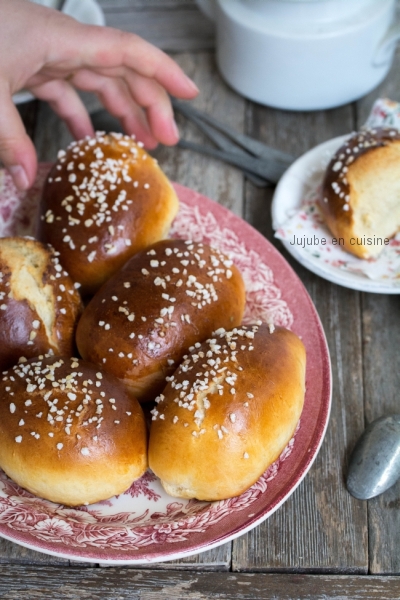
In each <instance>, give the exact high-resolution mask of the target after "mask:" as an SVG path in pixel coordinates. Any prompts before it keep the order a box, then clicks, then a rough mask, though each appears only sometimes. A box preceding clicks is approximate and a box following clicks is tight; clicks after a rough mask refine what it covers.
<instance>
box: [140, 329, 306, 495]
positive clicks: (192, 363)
mask: <svg viewBox="0 0 400 600" xmlns="http://www.w3.org/2000/svg"><path fill="white" fill-rule="evenodd" d="M259 323H260V322H259ZM305 360H306V357H305V349H304V346H303V344H302V342H301V341H300V340H299V338H298V337H297V336H296V335H294V334H293V333H291V332H290V331H289V330H287V329H283V328H282V327H277V328H275V329H274V328H273V326H268V325H266V324H262V325H259V326H258V325H254V326H248V327H245V326H242V327H240V328H238V329H233V330H232V331H230V332H227V333H226V332H223V331H217V332H215V334H214V337H213V338H212V339H210V340H207V341H206V342H204V343H203V344H196V346H195V348H192V349H191V354H190V355H189V356H188V357H187V358H186V359H185V360H184V362H183V363H182V364H181V365H180V366H179V367H178V369H177V370H176V372H175V373H174V375H172V376H171V377H170V378H169V383H168V385H167V386H166V388H165V390H164V392H163V393H162V394H161V395H160V397H159V398H158V399H157V405H156V408H155V409H154V410H153V411H152V412H153V421H152V424H151V431H150V444H149V466H150V468H151V469H152V470H153V472H154V473H155V474H156V475H157V476H158V477H159V478H160V479H161V483H162V485H163V487H164V489H165V490H166V492H167V493H168V494H170V495H171V496H177V497H179V498H197V499H198V500H210V501H211V500H222V499H225V498H230V497H232V496H238V495H239V494H241V493H242V492H244V491H245V490H247V489H248V488H249V487H250V486H251V485H252V484H253V483H254V482H255V481H257V479H258V478H259V477H260V475H262V473H263V472H264V471H265V470H266V469H267V468H268V467H269V465H271V463H273V462H274V461H275V460H276V459H277V458H278V457H279V455H280V453H281V452H282V450H283V449H284V448H285V446H286V445H287V443H288V442H289V440H290V439H291V437H292V436H293V433H294V431H295V429H296V425H297V423H298V420H299V418H300V414H301V411H302V408H303V402H304V393H305Z"/></svg>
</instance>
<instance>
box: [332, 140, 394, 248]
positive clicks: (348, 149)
mask: <svg viewBox="0 0 400 600" xmlns="http://www.w3.org/2000/svg"><path fill="white" fill-rule="evenodd" d="M399 198H400V133H399V131H398V130H397V129H392V128H391V129H389V128H385V129H371V130H364V131H360V132H358V133H355V134H354V135H353V136H351V137H350V138H349V140H348V141H347V142H346V143H345V144H344V145H343V146H342V147H341V148H339V150H338V151H337V152H336V154H335V155H334V157H333V158H332V160H331V161H330V163H329V165H328V168H327V170H326V174H325V178H324V182H323V186H322V193H321V202H320V205H321V210H322V213H323V216H324V218H325V221H326V224H327V225H328V227H329V229H330V230H331V232H332V233H333V235H334V236H335V237H336V238H337V239H338V243H339V245H340V246H341V247H343V248H345V249H346V250H347V251H348V252H351V253H352V254H355V255H356V256H358V257H359V258H371V257H374V256H377V255H378V254H379V253H380V252H381V251H382V249H383V248H384V247H385V245H388V243H389V238H391V237H393V236H394V235H395V234H396V232H397V231H398V230H399V228H400V202H399ZM340 238H341V239H340Z"/></svg>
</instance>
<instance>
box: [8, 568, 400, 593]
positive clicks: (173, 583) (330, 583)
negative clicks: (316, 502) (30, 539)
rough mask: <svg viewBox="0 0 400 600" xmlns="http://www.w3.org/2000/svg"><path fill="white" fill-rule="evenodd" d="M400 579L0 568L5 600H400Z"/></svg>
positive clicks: (131, 570) (130, 570) (128, 570)
mask: <svg viewBox="0 0 400 600" xmlns="http://www.w3.org/2000/svg"><path fill="white" fill-rule="evenodd" d="M399 594H400V581H399V579H398V578H395V577H368V576H358V577H356V576H340V577H339V576H335V577H334V576H312V575H298V574H297V575H278V574H266V573H259V574H250V573H248V574H247V573H235V574H233V573H232V574H226V573H201V572H196V573H187V572H180V573H172V572H168V571H158V572H156V571H144V570H141V571H137V570H135V569H121V568H112V569H80V568H76V569H60V568H52V567H49V568H41V567H38V568H33V567H18V566H15V565H10V566H8V567H1V566H0V600H3V599H4V600H20V599H21V598H26V599H27V600H36V599H39V598H46V600H56V599H57V600H59V599H60V598H63V600H115V599H116V598H118V600H152V599H155V598H159V597H160V596H162V597H166V598H169V599H170V600H187V599H188V598H193V599H195V600H213V599H215V600H216V599H219V600H254V598H257V600H276V599H277V598H279V600H320V599H321V598H324V600H345V599H347V598H351V599H352V600H398V598H399Z"/></svg>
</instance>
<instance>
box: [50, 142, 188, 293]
mask: <svg viewBox="0 0 400 600" xmlns="http://www.w3.org/2000/svg"><path fill="white" fill-rule="evenodd" d="M177 212H178V198H177V196H176V194H175V191H174V189H173V187H172V186H171V184H170V182H169V181H168V179H167V177H166V176H165V175H164V173H163V172H162V171H161V169H160V167H159V166H158V164H157V162H156V161H155V160H154V159H153V158H152V157H151V156H150V155H149V154H147V152H146V151H145V150H143V148H142V147H141V145H140V144H137V143H135V142H134V140H133V139H132V138H131V137H129V136H124V135H122V134H115V133H114V134H110V135H102V134H97V136H96V138H85V139H84V140H81V141H79V142H73V143H72V144H70V146H69V147H68V148H67V151H66V152H65V151H63V150H62V151H60V152H59V154H58V161H57V162H56V164H55V165H54V166H53V168H52V170H51V171H50V174H49V177H48V179H47V182H46V185H45V188H44V192H43V201H42V227H41V239H43V240H45V241H46V242H50V243H51V244H52V245H53V246H54V248H55V249H56V250H58V251H59V252H60V260H61V262H62V264H63V265H64V266H65V268H66V269H67V271H68V272H69V273H70V275H71V277H72V278H73V279H74V280H75V281H78V282H79V283H81V284H82V293H83V294H89V293H94V292H95V291H96V290H97V289H98V288H99V287H100V286H101V285H102V284H103V283H104V282H105V281H106V280H107V279H108V278H109V277H110V276H111V275H112V274H113V273H115V272H116V271H117V270H118V269H119V268H120V267H122V265H123V264H124V263H125V262H126V261H127V260H128V258H130V257H131V256H133V254H135V253H136V252H138V251H139V250H142V249H143V248H145V247H146V246H149V245H150V244H152V243H153V242H156V241H158V240H160V239H162V238H164V237H165V236H166V234H167V233H168V230H169V227H170V225H171V222H172V220H173V219H174V217H175V215H176V213H177Z"/></svg>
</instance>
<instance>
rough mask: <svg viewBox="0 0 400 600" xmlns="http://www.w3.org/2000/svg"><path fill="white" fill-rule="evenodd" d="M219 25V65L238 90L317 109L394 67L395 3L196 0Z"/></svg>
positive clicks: (353, 95) (342, 100) (350, 96)
mask: <svg viewBox="0 0 400 600" xmlns="http://www.w3.org/2000/svg"><path fill="white" fill-rule="evenodd" d="M196 1H197V3H198V5H199V7H200V8H201V9H202V10H203V12H205V14H206V15H207V16H208V17H210V18H212V19H213V20H214V21H215V23H216V28H217V63H218V67H219V69H220V72H221V74H222V76H223V77H224V78H225V80H226V81H227V82H228V83H229V84H230V85H231V86H232V87H233V88H234V89H235V90H236V91H238V92H239V93H240V94H242V95H243V96H246V97H247V98H250V99H251V100H254V101H256V102H260V103H261V104H266V105H268V106H273V107H276V108H283V109H290V110H317V109H325V108H332V107H334V106H339V105H341V104H346V103H348V102H351V101H353V100H356V99H357V98H360V97H361V96H363V95H364V94H367V93H368V92H370V91H371V90H372V89H373V88H375V87H376V86H377V85H378V84H379V83H380V82H381V81H382V79H383V78H384V77H385V76H386V74H387V72H388V71H389V69H390V66H391V64H392V59H393V54H394V50H395V46H396V42H397V40H398V38H399V37H400V25H399V24H396V23H395V22H394V21H395V5H396V0H196Z"/></svg>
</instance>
